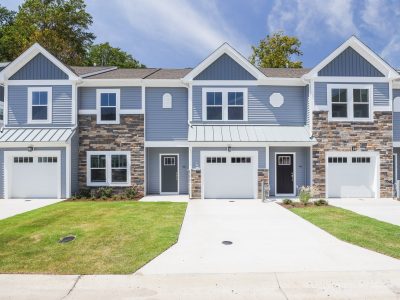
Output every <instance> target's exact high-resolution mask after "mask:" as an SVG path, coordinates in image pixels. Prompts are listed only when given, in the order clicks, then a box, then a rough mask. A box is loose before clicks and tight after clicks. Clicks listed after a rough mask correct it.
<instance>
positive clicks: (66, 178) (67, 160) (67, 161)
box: [65, 143, 72, 198]
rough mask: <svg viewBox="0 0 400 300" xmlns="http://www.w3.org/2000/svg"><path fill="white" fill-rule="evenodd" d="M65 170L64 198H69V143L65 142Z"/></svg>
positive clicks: (70, 163) (70, 176)
mask: <svg viewBox="0 0 400 300" xmlns="http://www.w3.org/2000/svg"><path fill="white" fill-rule="evenodd" d="M65 160H66V163H65V172H66V176H65V193H66V195H65V197H66V198H70V197H71V178H72V173H71V169H72V168H71V165H72V162H71V144H70V143H67V145H66V146H65Z"/></svg>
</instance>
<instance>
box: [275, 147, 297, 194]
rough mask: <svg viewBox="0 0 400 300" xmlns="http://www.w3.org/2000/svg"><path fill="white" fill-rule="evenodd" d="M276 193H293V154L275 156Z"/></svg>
mask: <svg viewBox="0 0 400 300" xmlns="http://www.w3.org/2000/svg"><path fill="white" fill-rule="evenodd" d="M276 193H277V194H293V193H294V186H293V154H278V155H277V156H276Z"/></svg>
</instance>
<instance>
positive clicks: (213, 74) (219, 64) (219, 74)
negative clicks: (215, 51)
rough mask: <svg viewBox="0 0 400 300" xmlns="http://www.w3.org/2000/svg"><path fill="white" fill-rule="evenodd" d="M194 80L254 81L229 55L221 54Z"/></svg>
mask: <svg viewBox="0 0 400 300" xmlns="http://www.w3.org/2000/svg"><path fill="white" fill-rule="evenodd" d="M194 80H256V78H255V77H254V76H253V75H251V74H250V73H249V72H248V71H246V70H245V69H244V68H243V67H242V66H241V65H239V64H238V63H237V62H236V61H235V60H233V59H232V58H231V57H230V56H229V55H227V54H223V55H221V56H220V57H219V58H218V59H217V60H215V61H214V62H213V63H212V64H211V65H209V66H208V67H207V68H206V69H205V70H204V71H203V72H201V73H200V74H199V75H197V76H196V77H195V78H194Z"/></svg>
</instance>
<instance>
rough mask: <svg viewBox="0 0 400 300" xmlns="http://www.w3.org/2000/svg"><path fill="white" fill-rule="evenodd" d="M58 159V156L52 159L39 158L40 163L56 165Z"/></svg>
mask: <svg viewBox="0 0 400 300" xmlns="http://www.w3.org/2000/svg"><path fill="white" fill-rule="evenodd" d="M57 160H58V159H57V157H56V156H51V157H47V156H45V157H38V163H56V162H57Z"/></svg>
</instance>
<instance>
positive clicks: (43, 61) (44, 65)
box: [10, 53, 68, 80]
mask: <svg viewBox="0 0 400 300" xmlns="http://www.w3.org/2000/svg"><path fill="white" fill-rule="evenodd" d="M65 79H68V75H67V74H65V73H64V72H63V71H62V70H61V69H60V68H59V67H57V66H56V65H55V64H53V63H52V62H51V61H50V60H48V59H47V58H46V57H45V56H44V55H43V54H42V53H39V54H37V55H36V56H35V57H34V58H32V59H31V60H30V61H29V62H28V63H26V64H25V65H24V66H23V67H22V68H21V69H19V70H18V71H17V72H16V73H15V74H14V75H12V76H11V77H10V80H65Z"/></svg>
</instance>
